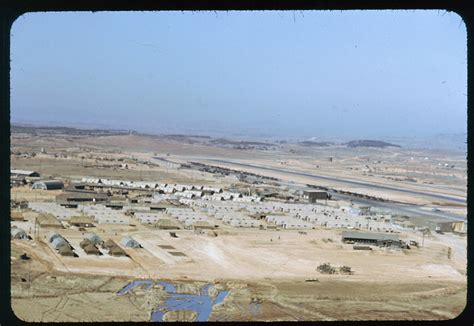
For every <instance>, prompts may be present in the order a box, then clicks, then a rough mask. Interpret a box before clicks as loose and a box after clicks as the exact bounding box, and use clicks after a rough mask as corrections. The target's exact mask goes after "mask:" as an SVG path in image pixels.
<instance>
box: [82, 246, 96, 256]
mask: <svg viewBox="0 0 474 326" xmlns="http://www.w3.org/2000/svg"><path fill="white" fill-rule="evenodd" d="M83 249H84V251H85V252H86V254H88V255H100V251H99V249H97V247H96V246H94V245H93V244H92V243H90V244H88V245H87V246H85V247H84V248H83Z"/></svg>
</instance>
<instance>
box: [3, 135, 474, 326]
mask: <svg viewBox="0 0 474 326" xmlns="http://www.w3.org/2000/svg"><path fill="white" fill-rule="evenodd" d="M243 145H245V146H244V147H243ZM243 145H242V144H241V143H240V144H238V145H235V144H232V143H231V144H230V145H229V143H225V142H222V141H221V142H220V143H219V142H212V141H211V140H210V139H207V138H199V137H194V138H193V137H158V136H149V135H136V134H118V135H105V136H97V135H89V134H87V133H86V134H84V135H74V136H72V135H69V134H61V133H58V134H47V133H44V132H43V133H41V132H37V133H31V132H29V131H24V132H16V133H12V138H11V150H12V154H11V166H12V169H13V168H15V169H23V170H33V171H37V172H39V173H40V174H41V176H42V178H47V177H52V178H55V179H61V180H64V181H65V183H69V182H76V181H80V180H81V179H82V178H84V177H96V178H109V179H120V180H134V181H156V182H163V183H168V184H171V183H175V184H191V185H207V186H212V187H222V188H225V189H227V188H229V189H247V188H249V189H250V191H251V192H253V190H254V188H256V187H257V186H258V187H265V186H268V188H269V189H279V191H283V192H284V191H287V190H288V191H289V190H290V189H292V187H294V189H303V188H307V187H308V186H307V185H308V184H310V185H316V186H320V187H326V188H329V189H337V190H341V191H345V192H350V193H352V194H359V195H368V196H373V197H374V198H375V197H376V198H379V199H381V201H373V202H372V201H371V200H368V199H363V198H361V197H357V195H354V197H351V196H349V195H347V194H346V195H344V194H342V193H333V196H332V199H331V200H329V201H327V202H322V203H321V204H319V205H320V206H321V207H323V206H324V207H334V208H339V207H343V206H344V207H346V206H350V205H351V204H354V203H355V205H362V204H367V203H370V204H371V205H372V206H373V207H374V208H377V209H379V210H380V212H382V213H384V210H387V212H390V213H391V214H394V213H395V212H397V210H402V211H401V212H402V213H400V214H405V215H409V216H410V217H413V218H419V219H421V220H429V219H432V220H438V219H445V220H463V219H464V220H465V219H466V214H467V210H466V178H467V175H466V159H465V154H463V153H458V152H447V151H426V150H408V149H404V148H394V147H387V148H361V147H357V148H349V147H346V146H342V145H331V146H324V147H321V146H303V145H301V144H285V143H276V142H268V144H267V143H264V145H262V144H256V145H255V146H250V147H249V145H248V144H243ZM242 147H243V148H242ZM42 149H43V150H42ZM33 152H34V153H35V155H34V157H32V156H31V155H22V153H33ZM119 159H120V161H119ZM119 162H121V163H119ZM123 162H128V163H127V168H126V169H124V168H121V167H120V164H123ZM167 162H169V163H167ZM193 162H194V163H201V164H206V165H208V166H214V167H220V168H224V169H231V170H236V171H240V172H249V173H253V174H258V175H262V176H265V177H271V178H276V180H271V179H259V180H260V183H259V184H258V185H255V184H252V183H249V182H247V183H245V182H244V181H242V179H241V178H239V175H238V173H228V174H227V175H226V174H219V173H210V172H204V171H203V170H202V169H201V170H200V169H198V168H197V167H196V166H197V165H193V164H194V163H193ZM176 165H178V166H181V167H178V168H177V167H176ZM183 166H184V167H183ZM186 166H188V167H186ZM262 180H263V181H262ZM272 187H273V188H272ZM62 192H63V191H62V190H33V189H31V186H28V185H24V186H15V187H12V189H11V199H12V200H15V201H22V200H25V201H29V202H54V201H55V198H56V195H58V194H61V193H62ZM114 199H118V198H114ZM272 200H273V199H271V198H269V199H265V201H267V202H268V201H270V202H271V201H272ZM275 200H276V199H275ZM359 200H360V202H358V201H359ZM276 201H277V202H280V201H281V199H278V200H276ZM384 214H388V213H384ZM38 215H39V214H38V212H35V211H34V210H31V209H26V210H25V211H24V212H23V216H24V218H25V221H23V222H19V221H12V225H15V226H17V227H20V228H22V229H23V230H25V231H27V233H28V234H29V235H32V239H31V240H28V241H25V240H12V242H11V262H12V263H11V299H12V309H13V311H14V313H15V314H16V316H18V318H20V319H22V320H26V321H42V322H57V321H149V320H150V315H151V314H152V312H153V311H154V310H155V309H156V307H157V306H158V305H159V303H160V302H161V303H162V300H163V297H164V294H163V292H162V290H161V289H159V288H157V289H155V290H153V291H147V290H145V289H144V288H140V287H137V288H134V289H133V290H132V291H130V292H129V293H128V294H127V295H124V296H118V295H117V292H118V291H120V290H121V289H122V288H124V287H125V286H126V285H127V283H129V282H131V281H133V280H136V279H145V280H147V279H153V280H166V281H169V282H174V283H175V284H185V285H186V286H187V287H188V288H189V289H188V291H191V292H193V291H194V292H196V291H197V290H196V289H197V287H198V286H200V285H202V284H208V283H209V284H214V285H217V284H218V285H220V286H221V287H222V288H225V289H226V290H228V295H227V296H226V297H225V299H224V300H223V301H222V302H221V303H220V304H217V305H215V306H214V307H213V309H212V313H211V314H210V316H209V321H241V320H242V321H250V320H255V321H290V320H291V321H292V320H418V319H420V320H439V319H451V318H454V317H456V316H457V315H459V314H460V313H461V312H462V310H463V309H464V307H465V303H466V262H467V253H466V236H465V235H463V234H457V233H453V232H444V233H437V232H434V231H433V230H432V231H431V232H426V233H423V232H421V231H420V229H418V230H417V229H405V228H395V229H396V232H397V234H399V236H400V239H402V240H403V241H405V242H407V243H408V242H409V241H410V240H411V241H416V242H417V243H419V244H423V245H422V246H418V247H415V246H411V248H410V249H391V248H384V247H374V248H373V250H370V251H369V250H353V246H352V244H347V243H343V242H342V241H341V234H342V232H343V231H344V230H346V229H344V228H330V227H322V226H321V227H320V226H318V227H315V228H310V229H305V230H304V232H300V231H301V230H298V229H285V228H277V229H274V228H267V224H268V223H267V222H265V221H262V222H261V223H262V225H263V229H259V228H236V227H232V226H230V225H227V224H225V223H222V221H220V220H217V219H214V218H213V217H212V216H209V220H210V221H212V222H213V223H214V224H215V225H218V228H217V230H216V234H217V236H216V237H209V236H206V235H202V234H196V232H193V231H192V230H187V229H185V228H181V229H179V230H177V231H176V235H177V237H171V236H170V234H169V231H167V230H158V229H156V228H153V227H150V225H147V224H142V223H140V222H139V221H137V220H136V219H134V218H133V217H130V220H129V223H127V224H121V225H114V224H96V225H95V227H94V228H90V229H88V230H87V232H91V231H93V232H94V233H96V234H97V235H99V236H100V237H101V238H102V239H113V240H114V241H116V242H117V243H120V239H121V238H122V236H123V235H124V234H127V235H130V236H132V237H133V238H134V239H136V240H137V241H138V242H139V243H140V244H141V246H142V248H136V249H134V248H127V247H123V249H124V250H125V252H126V253H127V255H128V256H127V257H113V256H109V255H107V254H106V253H105V251H104V252H103V254H102V255H100V256H94V255H87V254H85V252H84V251H82V250H81V249H80V246H79V243H80V242H81V241H82V240H83V239H84V233H85V232H84V231H83V230H82V231H81V230H79V229H78V228H73V227H66V228H64V229H61V230H60V233H61V235H63V236H64V237H65V238H66V239H67V240H68V241H69V242H70V244H71V246H72V247H73V248H74V249H75V252H76V253H77V257H63V256H60V255H59V254H58V253H57V252H56V251H55V250H54V249H53V248H52V247H51V245H50V243H49V242H48V241H47V239H46V238H47V235H48V233H49V232H50V231H51V230H50V229H48V228H41V229H40V230H39V233H38V236H35V237H33V233H34V230H35V223H34V221H35V218H36V217H37V216H38ZM160 246H171V247H173V248H174V249H175V250H176V251H179V252H181V253H183V254H184V255H182V256H175V255H171V254H170V253H169V250H168V251H167V250H165V249H162V247H160ZM101 250H102V249H101ZM102 251H103V250H102ZM25 253H26V254H27V256H28V257H29V258H30V259H27V260H25V259H21V258H20V256H21V255H22V254H25ZM324 263H330V264H331V265H333V266H336V267H339V266H350V267H351V269H352V271H353V274H351V275H346V274H342V273H336V274H322V273H320V272H318V270H317V267H318V266H319V265H321V264H324ZM183 286H184V285H183ZM160 291H161V292H160ZM39 299H41V300H39Z"/></svg>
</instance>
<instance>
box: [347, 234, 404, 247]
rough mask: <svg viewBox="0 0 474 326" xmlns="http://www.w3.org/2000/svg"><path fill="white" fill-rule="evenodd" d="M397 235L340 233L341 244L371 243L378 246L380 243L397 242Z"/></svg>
mask: <svg viewBox="0 0 474 326" xmlns="http://www.w3.org/2000/svg"><path fill="white" fill-rule="evenodd" d="M399 240H400V239H399V236H398V234H392V233H375V232H355V231H344V232H342V241H343V242H359V243H373V244H380V243H382V242H398V241H399Z"/></svg>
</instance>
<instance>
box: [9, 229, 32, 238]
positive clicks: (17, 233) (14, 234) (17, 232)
mask: <svg viewBox="0 0 474 326" xmlns="http://www.w3.org/2000/svg"><path fill="white" fill-rule="evenodd" d="M10 233H11V238H12V239H19V240H28V234H26V232H25V231H24V230H23V229H20V228H11V230H10Z"/></svg>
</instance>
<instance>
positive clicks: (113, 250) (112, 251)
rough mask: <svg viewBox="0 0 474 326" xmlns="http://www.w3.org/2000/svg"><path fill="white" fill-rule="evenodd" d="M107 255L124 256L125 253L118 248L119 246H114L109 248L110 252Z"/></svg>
mask: <svg viewBox="0 0 474 326" xmlns="http://www.w3.org/2000/svg"><path fill="white" fill-rule="evenodd" d="M109 254H110V255H112V256H117V257H118V256H126V255H127V254H126V253H125V251H124V250H123V249H122V248H120V247H119V246H115V247H111V248H110V250H109Z"/></svg>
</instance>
